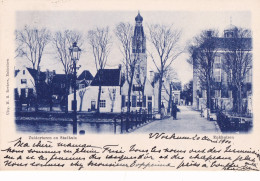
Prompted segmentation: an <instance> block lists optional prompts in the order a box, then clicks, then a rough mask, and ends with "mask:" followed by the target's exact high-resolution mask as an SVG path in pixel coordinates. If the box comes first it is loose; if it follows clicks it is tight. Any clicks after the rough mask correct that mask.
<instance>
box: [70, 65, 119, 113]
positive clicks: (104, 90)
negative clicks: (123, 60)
mask: <svg viewBox="0 0 260 181" xmlns="http://www.w3.org/2000/svg"><path fill="white" fill-rule="evenodd" d="M99 85H101V95H100V105H99V108H100V112H101V113H110V112H111V113H120V112H121V69H120V68H119V69H102V70H99V71H98V72H97V74H96V76H95V77H94V79H93V81H92V82H91V85H90V86H88V87H85V88H81V89H78V90H77V92H76V99H77V111H84V112H92V111H94V112H95V111H96V110H97V103H98V100H97V99H98V89H99ZM73 99H74V97H73V93H71V94H70V95H69V96H68V108H69V110H70V111H72V110H73V109H72V101H73Z"/></svg>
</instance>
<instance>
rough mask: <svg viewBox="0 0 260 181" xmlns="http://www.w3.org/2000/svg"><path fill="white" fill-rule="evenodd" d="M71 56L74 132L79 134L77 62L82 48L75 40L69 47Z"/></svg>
mask: <svg viewBox="0 0 260 181" xmlns="http://www.w3.org/2000/svg"><path fill="white" fill-rule="evenodd" d="M69 51H70V57H71V60H72V61H73V71H74V72H73V80H74V81H73V88H74V100H73V101H72V109H73V134H77V98H76V89H77V88H76V80H77V72H76V69H77V67H76V63H77V61H78V60H79V56H80V52H81V49H80V48H79V47H78V46H77V42H74V43H73V45H72V47H70V48H69Z"/></svg>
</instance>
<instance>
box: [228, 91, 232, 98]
mask: <svg viewBox="0 0 260 181" xmlns="http://www.w3.org/2000/svg"><path fill="white" fill-rule="evenodd" d="M228 97H229V98H232V91H231V90H230V91H228Z"/></svg>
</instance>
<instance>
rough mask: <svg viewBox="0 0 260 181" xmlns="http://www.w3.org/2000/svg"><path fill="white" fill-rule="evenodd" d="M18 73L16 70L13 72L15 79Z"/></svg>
mask: <svg viewBox="0 0 260 181" xmlns="http://www.w3.org/2000/svg"><path fill="white" fill-rule="evenodd" d="M19 72H20V70H19V69H18V70H15V71H14V76H15V77H16V76H17V74H18V73H19Z"/></svg>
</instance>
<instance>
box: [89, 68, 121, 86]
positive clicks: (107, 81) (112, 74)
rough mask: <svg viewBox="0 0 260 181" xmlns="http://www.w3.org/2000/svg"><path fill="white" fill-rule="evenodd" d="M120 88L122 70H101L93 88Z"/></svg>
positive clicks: (92, 83)
mask: <svg viewBox="0 0 260 181" xmlns="http://www.w3.org/2000/svg"><path fill="white" fill-rule="evenodd" d="M99 85H101V86H120V69H102V70H99V71H98V72H97V74H96V76H95V77H94V79H93V81H92V82H91V86H99Z"/></svg>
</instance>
